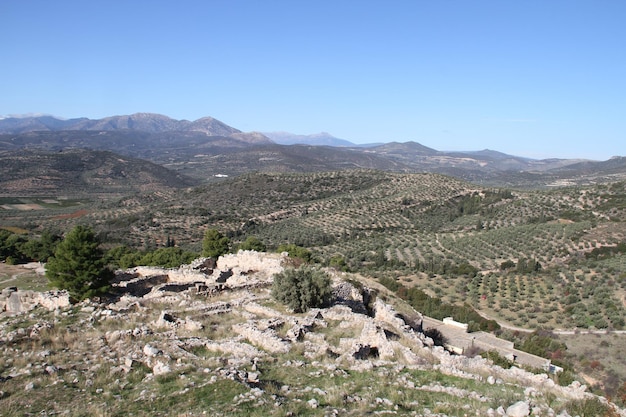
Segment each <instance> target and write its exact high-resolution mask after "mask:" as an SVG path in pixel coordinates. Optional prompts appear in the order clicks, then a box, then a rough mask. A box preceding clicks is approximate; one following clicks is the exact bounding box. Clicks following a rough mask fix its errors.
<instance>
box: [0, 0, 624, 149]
mask: <svg viewBox="0 0 626 417" xmlns="http://www.w3.org/2000/svg"><path fill="white" fill-rule="evenodd" d="M625 22H626V1H624V0H588V1H578V0H524V1H521V0H493V1H487V0H458V1H453V0H427V1H426V0H424V1H423V0H412V1H393V0H389V1H382V0H381V1H368V0H359V1H348V0H329V1H327V0H315V1H304V0H303V1H299V0H285V1H274V0H250V1H239V0H224V1H221V0H219V1H218V0H206V1H191V0H189V1H188V0H178V1H171V0H170V1H160V0H150V1H148V0H145V1H142V0H124V1H118V0H107V1H100V0H89V1H86V0H80V1H64V0H55V1H50V0H42V1H36V0H3V1H2V2H0V40H1V43H0V45H2V47H1V49H0V59H1V61H0V115H10V114H25V113H46V114H52V115H55V116H60V117H64V118H73V117H82V116H84V117H89V118H91V119H95V118H102V117H107V116H112V115H122V114H131V113H136V112H152V113H161V114H165V115H167V116H170V117H172V118H175V119H187V120H195V119H198V118H201V117H204V116H212V117H215V118H216V119H219V120H221V121H223V122H224V123H226V124H228V125H231V126H233V127H235V128H237V129H240V130H243V131H263V132H271V131H288V132H292V133H296V134H311V133H318V132H321V131H326V132H329V133H331V134H332V135H334V136H336V137H339V138H342V139H347V140H350V141H352V142H355V143H367V142H388V141H401V142H405V141H409V140H412V141H416V142H419V143H421V144H423V145H426V146H430V147H432V148H435V149H439V150H480V149H485V148H488V149H493V150H498V151H502V152H506V153H510V154H514V155H521V156H529V157H535V158H543V157H580V158H590V159H602V160H604V159H608V158H610V157H611V156H613V155H626V23H625Z"/></svg>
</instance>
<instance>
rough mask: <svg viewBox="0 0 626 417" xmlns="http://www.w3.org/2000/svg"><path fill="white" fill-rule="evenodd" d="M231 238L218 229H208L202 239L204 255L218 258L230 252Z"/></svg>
mask: <svg viewBox="0 0 626 417" xmlns="http://www.w3.org/2000/svg"><path fill="white" fill-rule="evenodd" d="M229 244H230V240H229V239H228V238H227V237H226V236H224V235H223V234H221V233H220V231H219V230H217V229H208V230H207V231H206V232H204V238H203V240H202V256H206V257H209V258H218V257H219V256H221V255H224V254H225V253H228V246H229Z"/></svg>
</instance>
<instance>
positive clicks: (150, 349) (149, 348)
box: [143, 345, 162, 357]
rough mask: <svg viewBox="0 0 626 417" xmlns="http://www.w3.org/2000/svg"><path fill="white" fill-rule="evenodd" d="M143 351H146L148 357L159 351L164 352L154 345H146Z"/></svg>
mask: <svg viewBox="0 0 626 417" xmlns="http://www.w3.org/2000/svg"><path fill="white" fill-rule="evenodd" d="M143 353H144V355H146V356H148V357H155V356H157V355H158V354H159V353H162V352H161V351H160V350H159V349H157V348H155V347H154V346H151V345H145V346H144V347H143Z"/></svg>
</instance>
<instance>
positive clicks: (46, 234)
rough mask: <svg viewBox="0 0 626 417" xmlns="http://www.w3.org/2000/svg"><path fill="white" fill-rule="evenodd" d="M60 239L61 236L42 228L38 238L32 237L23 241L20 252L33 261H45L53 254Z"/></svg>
mask: <svg viewBox="0 0 626 417" xmlns="http://www.w3.org/2000/svg"><path fill="white" fill-rule="evenodd" d="M60 241H61V236H59V235H57V234H54V233H52V232H50V231H49V230H44V231H43V232H42V233H41V237H39V239H36V238H33V239H30V240H29V241H28V242H26V243H24V245H23V246H22V252H23V253H24V255H25V256H27V257H29V258H30V259H32V260H34V261H40V262H46V261H47V260H48V258H50V257H51V256H52V255H54V250H55V248H56V246H57V244H58V243H59V242H60Z"/></svg>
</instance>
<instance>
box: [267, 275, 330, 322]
mask: <svg viewBox="0 0 626 417" xmlns="http://www.w3.org/2000/svg"><path fill="white" fill-rule="evenodd" d="M272 296H273V297H274V298H275V299H276V300H278V301H280V302H281V303H283V304H286V305H287V306H289V307H290V308H291V309H293V310H294V311H295V312H300V313H301V312H304V311H307V310H308V309H309V308H315V307H322V306H324V305H327V304H328V303H329V302H330V299H331V296H332V286H331V279H330V277H329V276H328V274H326V273H325V272H324V271H322V270H319V269H313V268H311V267H308V266H303V267H300V268H298V269H294V268H289V269H285V270H284V271H283V272H281V273H278V274H276V275H274V282H273V284H272Z"/></svg>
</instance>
